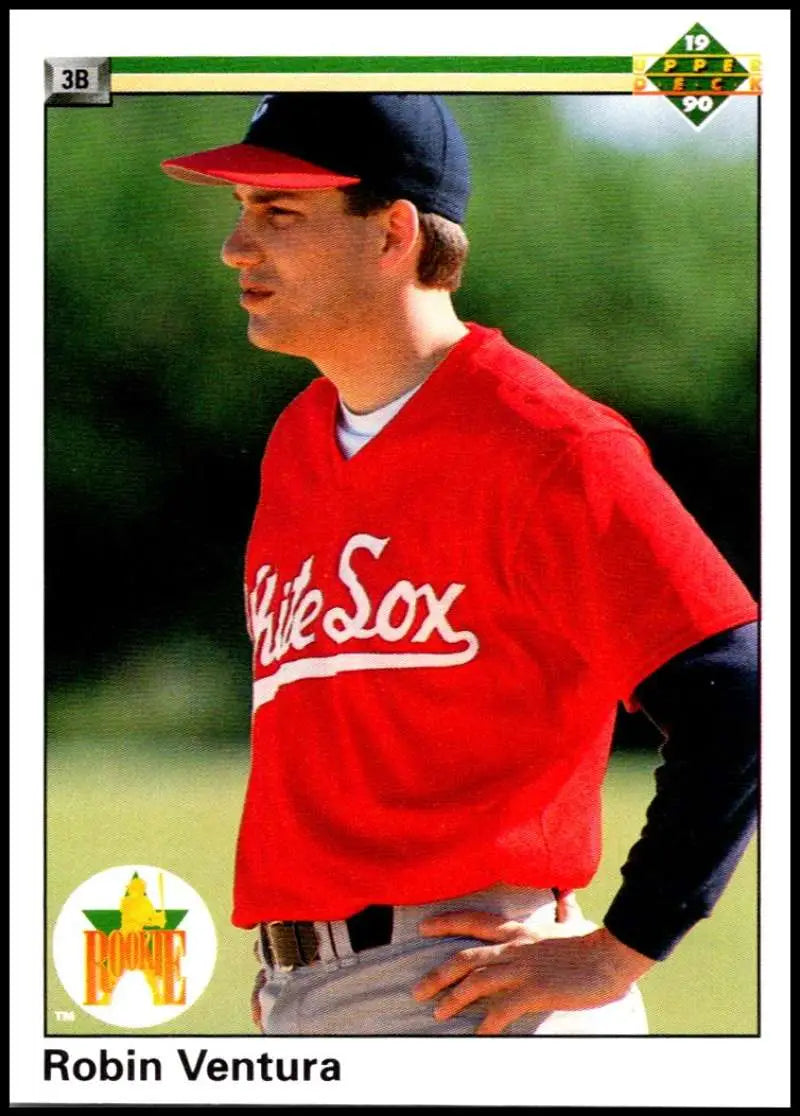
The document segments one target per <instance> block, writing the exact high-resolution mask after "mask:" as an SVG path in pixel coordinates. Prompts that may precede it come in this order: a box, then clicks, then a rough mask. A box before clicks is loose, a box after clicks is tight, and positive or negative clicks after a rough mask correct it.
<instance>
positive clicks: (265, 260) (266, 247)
mask: <svg viewBox="0 0 800 1116" xmlns="http://www.w3.org/2000/svg"><path fill="white" fill-rule="evenodd" d="M234 196H235V197H236V199H237V200H238V201H239V203H240V206H241V208H240V214H239V220H238V222H237V224H236V227H235V228H234V230H233V232H232V233H231V234H230V236H229V237H228V238H227V240H226V241H225V243H224V245H223V247H222V259H223V261H224V262H225V263H226V264H227V265H228V266H229V267H233V268H236V269H237V270H238V271H239V285H240V287H241V289H242V293H241V296H240V299H239V302H240V304H241V306H242V307H243V308H244V309H245V310H246V311H247V313H248V315H249V321H248V327H247V335H248V338H249V339H250V341H251V342H252V343H253V344H254V345H257V346H258V347H259V348H261V349H270V350H273V351H275V352H281V353H290V354H292V355H294V356H305V357H308V358H309V359H311V360H318V359H321V360H323V361H324V359H325V357H326V355H329V354H330V353H331V352H335V351H336V348H337V347H338V346H341V345H342V344H343V343H344V341H345V339H346V340H347V342H348V343H352V340H353V339H354V338H356V339H357V337H358V334H359V332H361V331H363V330H364V328H366V327H367V326H368V324H369V320H370V317H371V316H372V315H373V314H374V298H375V292H376V289H377V288H376V284H377V282H378V279H379V268H378V259H379V256H380V243H381V238H380V231H379V228H378V225H377V224H376V222H375V221H373V220H371V219H370V218H364V217H353V216H351V215H349V214H348V213H346V212H345V209H344V202H345V199H344V195H343V194H342V193H341V191H339V190H299V191H281V192H278V191H274V190H273V191H268V190H262V189H256V188H254V187H249V186H238V187H237V188H236V190H235V191H234Z"/></svg>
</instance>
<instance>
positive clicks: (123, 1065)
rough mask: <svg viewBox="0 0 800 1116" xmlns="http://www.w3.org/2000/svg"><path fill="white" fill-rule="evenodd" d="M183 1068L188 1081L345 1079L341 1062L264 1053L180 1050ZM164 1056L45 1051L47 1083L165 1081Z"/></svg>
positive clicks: (180, 1066) (179, 1059)
mask: <svg viewBox="0 0 800 1116" xmlns="http://www.w3.org/2000/svg"><path fill="white" fill-rule="evenodd" d="M172 1053H173V1054H175V1055H177V1058H178V1064H179V1069H180V1070H181V1072H182V1073H183V1075H184V1076H185V1077H186V1080H187V1081H341V1076H342V1073H341V1065H340V1063H339V1061H338V1059H337V1058H287V1057H282V1058H273V1057H272V1055H271V1054H267V1053H263V1054H259V1055H257V1056H256V1057H254V1058H219V1057H214V1058H210V1057H209V1052H208V1050H205V1049H203V1050H194V1051H191V1052H190V1051H188V1050H183V1049H182V1048H181V1047H178V1048H177V1050H175V1051H173V1052H172ZM162 1061H163V1060H162V1059H161V1058H154V1057H151V1058H141V1057H139V1056H138V1055H137V1054H136V1051H135V1050H128V1051H126V1053H125V1056H124V1057H116V1056H114V1055H112V1054H109V1053H108V1051H107V1050H106V1049H105V1048H101V1049H100V1052H99V1055H98V1056H97V1057H89V1056H86V1055H84V1056H83V1057H80V1058H73V1057H71V1056H70V1054H69V1053H68V1052H67V1051H66V1050H61V1049H59V1048H57V1047H51V1048H49V1049H46V1050H45V1051H44V1079H45V1081H161V1077H162V1070H163V1064H162Z"/></svg>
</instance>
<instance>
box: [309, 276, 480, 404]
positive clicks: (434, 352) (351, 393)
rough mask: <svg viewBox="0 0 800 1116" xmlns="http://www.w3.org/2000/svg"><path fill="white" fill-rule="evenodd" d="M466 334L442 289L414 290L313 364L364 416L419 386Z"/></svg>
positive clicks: (448, 297)
mask: <svg viewBox="0 0 800 1116" xmlns="http://www.w3.org/2000/svg"><path fill="white" fill-rule="evenodd" d="M467 332H468V330H467V327H466V326H465V325H464V323H463V322H461V321H460V320H459V319H458V317H457V316H456V313H455V310H454V308H453V304H452V302H451V300H450V295H449V294H448V293H447V292H446V291H438V290H436V291H434V290H420V289H419V288H415V289H414V290H412V291H409V292H407V296H406V297H404V298H403V300H402V301H401V303H400V305H395V306H394V307H393V308H392V311H391V313H386V312H384V313H379V314H377V315H376V316H375V318H374V321H373V322H372V323H371V328H370V329H369V330H366V331H362V332H361V333H360V334H359V335H358V337H354V338H352V339H344V338H343V339H342V344H341V345H340V346H339V347H338V349H337V352H336V353H335V354H331V356H330V359H326V360H325V361H324V362H319V363H318V365H317V366H318V368H319V370H320V372H322V374H323V375H324V376H326V377H327V378H328V379H329V380H331V382H332V383H333V384H334V385H335V386H336V388H337V390H338V392H339V395H340V397H341V398H342V399H343V401H344V402H345V404H346V405H347V407H348V408H349V409H350V410H351V411H353V412H355V413H356V414H366V413H368V412H370V411H376V410H377V409H378V408H379V407H383V406H385V405H386V404H387V403H391V402H392V400H394V399H399V397H400V396H401V395H404V394H405V393H406V392H407V391H410V390H411V388H414V387H417V386H418V385H419V384H421V383H422V382H423V381H424V380H425V379H427V377H428V376H429V375H430V373H431V372H432V371H433V369H434V368H435V367H436V366H437V365H438V364H440V363H441V361H442V360H443V359H444V357H445V356H446V355H447V353H448V352H449V350H450V349H451V348H452V347H453V345H455V344H456V343H457V342H458V341H460V340H461V338H462V337H464V336H465V335H466V334H467ZM348 340H349V341H350V343H348Z"/></svg>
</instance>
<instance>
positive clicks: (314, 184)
mask: <svg viewBox="0 0 800 1116" xmlns="http://www.w3.org/2000/svg"><path fill="white" fill-rule="evenodd" d="M161 167H162V169H163V170H165V171H166V173H167V174H169V175H171V176H172V178H179V179H181V180H182V181H184V182H196V183H197V184H198V185H203V186H223V185H224V184H225V183H226V182H234V183H238V184H239V185H241V186H262V187H264V188H265V189H267V190H324V189H328V188H331V187H337V186H353V185H355V184H356V183H357V182H360V181H361V180H360V179H359V178H353V177H352V176H350V175H345V174H337V173H336V171H331V170H326V168H325V167H317V166H315V165H314V164H313V163H306V162H305V161H304V160H303V159H296V158H295V157H294V156H293V155H284V154H283V152H281V151H272V150H271V149H269V148H266V147H257V146H256V145H255V144H252V143H234V144H230V145H229V146H228V147H215V148H213V149H212V150H211V151H198V152H196V153H195V154H194V155H181V156H179V157H178V158H177V159H165V160H164V162H163V163H162V164H161Z"/></svg>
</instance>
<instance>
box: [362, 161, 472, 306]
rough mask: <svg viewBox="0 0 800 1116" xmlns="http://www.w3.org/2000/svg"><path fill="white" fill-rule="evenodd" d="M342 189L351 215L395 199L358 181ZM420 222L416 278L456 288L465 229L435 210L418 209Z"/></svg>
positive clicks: (374, 209)
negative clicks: (424, 210) (381, 195)
mask: <svg viewBox="0 0 800 1116" xmlns="http://www.w3.org/2000/svg"><path fill="white" fill-rule="evenodd" d="M341 191H342V193H343V194H344V196H345V212H346V213H349V214H350V215H351V216H353V217H368V216H369V215H370V214H371V213H377V212H378V211H379V210H381V209H386V207H387V206H389V205H391V204H392V201H393V200H395V199H393V198H382V197H380V196H379V195H378V194H375V193H373V192H372V191H371V190H369V189H367V187H365V186H362V185H361V184H360V183H357V184H356V185H355V186H343V187H341ZM419 225H420V229H421V231H422V249H421V251H420V254H419V260H418V261H417V278H418V279H419V281H420V283H421V284H422V286H423V287H439V288H443V289H444V290H446V291H457V290H458V288H459V287H460V285H461V276H462V274H463V271H464V264H465V263H466V262H467V253H468V252H469V241H468V240H467V236H466V233H465V232H464V230H463V229H462V227H461V226H460V225H457V224H456V223H455V221H448V219H447V218H446V217H440V216H439V214H438V213H420V215H419Z"/></svg>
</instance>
